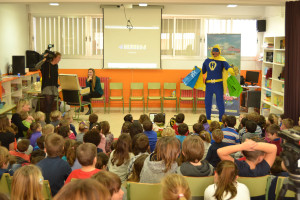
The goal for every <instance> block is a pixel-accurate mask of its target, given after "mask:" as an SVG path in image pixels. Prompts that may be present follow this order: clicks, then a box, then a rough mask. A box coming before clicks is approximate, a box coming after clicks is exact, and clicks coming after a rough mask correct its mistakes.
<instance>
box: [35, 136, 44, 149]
mask: <svg viewBox="0 0 300 200" xmlns="http://www.w3.org/2000/svg"><path fill="white" fill-rule="evenodd" d="M36 143H37V146H38V147H39V149H41V150H44V149H45V145H44V143H45V135H42V136H41V137H39V138H38V139H37V140H36Z"/></svg>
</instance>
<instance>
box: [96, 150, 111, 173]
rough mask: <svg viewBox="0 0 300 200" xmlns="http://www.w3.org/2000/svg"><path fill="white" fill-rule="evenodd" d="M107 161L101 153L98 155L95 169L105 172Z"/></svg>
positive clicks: (105, 156) (106, 157)
mask: <svg viewBox="0 0 300 200" xmlns="http://www.w3.org/2000/svg"><path fill="white" fill-rule="evenodd" d="M108 159H109V158H108V156H107V155H106V154H105V153H103V152H100V153H98V154H97V162H96V165H95V168H97V169H102V170H106V167H107V163H108Z"/></svg>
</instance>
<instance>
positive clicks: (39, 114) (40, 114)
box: [33, 111, 46, 122]
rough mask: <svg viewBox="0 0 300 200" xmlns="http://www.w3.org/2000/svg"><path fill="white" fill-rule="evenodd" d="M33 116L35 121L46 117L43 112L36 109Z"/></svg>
mask: <svg viewBox="0 0 300 200" xmlns="http://www.w3.org/2000/svg"><path fill="white" fill-rule="evenodd" d="M33 118H34V120H35V121H37V122H39V121H45V119H46V115H45V113H43V112H41V111H38V112H36V113H35V114H34V115H33Z"/></svg>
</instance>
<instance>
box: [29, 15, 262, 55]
mask: <svg viewBox="0 0 300 200" xmlns="http://www.w3.org/2000/svg"><path fill="white" fill-rule="evenodd" d="M207 33H240V34H241V40H242V41H241V56H249V57H250V56H251V57H254V56H256V54H257V32H256V20H246V19H205V18H200V17H198V18H197V17H194V18H190V17H178V16H163V19H162V29H161V55H163V56H172V57H183V56H198V57H199V56H200V57H206V40H205V38H206V35H207ZM32 38H33V40H32V47H33V49H34V50H35V51H37V52H40V53H42V52H43V51H44V50H45V49H46V48H47V46H48V44H54V48H53V49H52V50H54V51H60V52H61V53H62V54H64V55H67V56H99V55H100V56H102V55H103V17H102V16H78V17H76V16H75V17H74V16H72V17H66V16H54V17H52V16H51V17H49V16H47V17H39V16H34V17H33V18H32Z"/></svg>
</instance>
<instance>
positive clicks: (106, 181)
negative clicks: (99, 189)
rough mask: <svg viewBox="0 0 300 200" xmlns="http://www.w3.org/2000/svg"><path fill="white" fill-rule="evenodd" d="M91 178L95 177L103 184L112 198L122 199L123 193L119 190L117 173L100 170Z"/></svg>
mask: <svg viewBox="0 0 300 200" xmlns="http://www.w3.org/2000/svg"><path fill="white" fill-rule="evenodd" d="M92 179H95V180H96V181H98V182H99V183H101V184H102V185H104V186H105V187H106V188H107V190H108V191H109V193H110V195H111V197H112V199H122V197H123V194H124V193H123V191H122V190H121V179H120V177H119V176H118V175H116V174H114V173H112V172H109V171H100V172H98V173H97V174H94V175H93V176H92ZM120 193H121V194H120ZM117 197H119V198H117Z"/></svg>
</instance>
